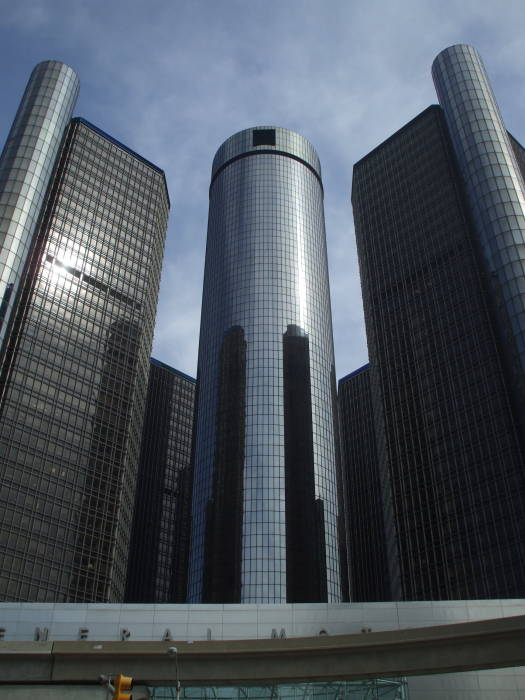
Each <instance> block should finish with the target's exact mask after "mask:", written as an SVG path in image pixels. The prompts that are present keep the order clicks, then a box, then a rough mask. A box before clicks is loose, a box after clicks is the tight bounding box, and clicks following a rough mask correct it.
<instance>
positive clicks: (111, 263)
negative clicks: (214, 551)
mask: <svg viewBox="0 0 525 700" xmlns="http://www.w3.org/2000/svg"><path fill="white" fill-rule="evenodd" d="M64 89H65V88H64ZM168 207H169V201H168V196H167V191H166V183H165V178H164V174H163V172H162V171H161V170H159V169H158V168H157V167H156V166H154V165H152V164H151V163H149V162H148V161H146V160H144V159H143V158H142V157H140V156H138V155H137V154H135V153H133V152H132V151H130V150H129V149H128V148H126V147H125V146H123V145H122V144H120V143H118V142H117V141H115V140H114V139H112V138H111V137H109V136H107V135H106V134H104V133H103V132H101V131H100V130H99V129H97V128H96V127H94V126H93V125H91V124H89V123H88V122H86V121H84V120H82V119H78V118H76V119H73V120H72V121H71V122H70V123H69V126H68V127H67V130H66V134H65V138H64V140H63V143H62V147H61V149H60V151H59V153H58V156H57V160H56V162H55V163H54V176H53V178H52V180H51V181H50V185H49V188H48V191H47V194H46V197H45V208H44V209H43V210H42V211H40V213H39V226H38V227H37V230H36V233H35V237H34V239H33V241H32V243H31V246H32V250H33V253H32V257H31V260H30V264H29V265H28V267H26V271H25V275H24V278H23V280H22V284H21V287H20V290H19V295H18V299H17V312H16V317H15V319H14V322H13V326H12V330H11V332H10V337H9V342H8V345H7V347H6V348H5V355H4V356H5V357H7V358H8V359H9V362H7V363H4V366H3V371H2V375H1V385H2V402H1V405H0V455H1V457H0V459H1V462H2V467H3V469H2V475H1V491H0V500H1V505H0V598H1V599H3V600H14V601H16V600H26V601H27V600H30V601H46V600H47V601H63V602H75V601H79V602H80V601H102V602H106V601H119V600H122V599H123V595H124V586H125V580H126V566H127V557H128V548H129V537H130V529H131V517H132V511H133V502H134V497H135V481H136V472H137V468H138V459H139V451H140V436H141V431H142V421H143V412H144V406H145V400H146V389H147V379H148V370H149V355H150V351H151V343H152V337H153V326H154V320H155V311H156V303H157V295H158V287H159V280H160V270H161V264H162V256H163V248H164V238H165V231H166V222H167V215H168Z"/></svg>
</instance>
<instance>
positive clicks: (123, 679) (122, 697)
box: [113, 673, 133, 700]
mask: <svg viewBox="0 0 525 700" xmlns="http://www.w3.org/2000/svg"><path fill="white" fill-rule="evenodd" d="M132 685H133V678H131V677H130V676H123V675H122V673H119V674H118V675H117V676H115V691H114V693H113V700H132V698H133V696H132V694H131V693H126V692H123V691H126V690H131V686H132Z"/></svg>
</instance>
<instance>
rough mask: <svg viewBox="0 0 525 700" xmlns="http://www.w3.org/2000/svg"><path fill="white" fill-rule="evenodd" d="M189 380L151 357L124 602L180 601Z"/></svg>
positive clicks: (186, 518)
mask: <svg viewBox="0 0 525 700" xmlns="http://www.w3.org/2000/svg"><path fill="white" fill-rule="evenodd" d="M194 402H195V379H192V378H191V377H188V376H187V375H185V374H183V373H182V372H179V371H178V370H176V369H173V368H172V367H168V366H167V365H165V364H163V363H162V362H159V361H158V360H154V359H152V360H151V364H150V371H149V383H148V396H147V401H146V413H145V418H144V428H143V432H142V447H141V453H140V466H139V473H138V479H137V494H136V497H135V513H134V517H133V529H132V532H131V546H130V557H129V566H128V581H127V586H126V602H129V603H182V602H185V600H186V584H187V576H186V574H187V568H188V560H187V557H188V546H189V527H190V510H191V478H190V458H191V445H192V435H193V407H194Z"/></svg>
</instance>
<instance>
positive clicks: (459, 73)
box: [432, 45, 525, 400]
mask: <svg viewBox="0 0 525 700" xmlns="http://www.w3.org/2000/svg"><path fill="white" fill-rule="evenodd" d="M432 76H433V78H434V83H435V86H436V91H437V93H438V97H439V102H440V104H441V106H442V108H443V110H444V113H445V118H446V121H447V125H448V128H449V133H450V135H451V138H452V143H453V146H454V151H455V153H456V157H457V159H458V163H459V167H460V169H461V173H462V175H463V179H464V183H465V188H466V193H467V197H468V200H469V204H470V207H471V211H472V216H473V219H474V224H475V230H476V232H477V235H478V237H479V243H480V247H481V251H482V253H483V257H484V259H485V263H486V266H487V270H488V273H489V276H490V280H491V284H492V290H493V298H494V302H495V306H496V308H497V312H498V316H499V320H500V328H501V330H502V335H503V337H504V340H505V345H506V346H507V352H508V355H509V356H510V359H511V367H512V371H513V375H514V377H513V379H514V380H515V382H516V383H517V384H519V385H520V386H521V393H522V397H521V398H522V400H523V399H524V398H525V385H524V377H525V185H524V179H523V174H522V172H520V167H519V163H518V161H517V159H516V155H515V152H514V149H513V147H512V144H511V139H510V137H509V135H508V133H507V130H506V129H505V125H504V123H503V120H502V118H501V115H500V112H499V109H498V105H497V103H496V98H495V97H494V94H493V92H492V89H491V86H490V83H489V80H488V77H487V74H486V72H485V69H484V67H483V63H482V61H481V57H480V56H479V54H478V52H477V51H476V49H474V48H473V47H472V46H465V45H457V46H450V47H449V48H447V49H445V50H444V51H442V52H441V53H440V54H439V55H438V56H437V58H436V59H435V61H434V63H433V65H432Z"/></svg>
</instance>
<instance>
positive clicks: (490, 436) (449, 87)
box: [346, 46, 525, 600]
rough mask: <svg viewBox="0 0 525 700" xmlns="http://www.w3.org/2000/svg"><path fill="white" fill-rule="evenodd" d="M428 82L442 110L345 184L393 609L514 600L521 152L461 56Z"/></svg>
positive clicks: (519, 587)
mask: <svg viewBox="0 0 525 700" xmlns="http://www.w3.org/2000/svg"><path fill="white" fill-rule="evenodd" d="M434 73H435V75H436V79H437V82H438V86H439V93H440V99H441V102H442V105H443V107H438V106H433V107H429V108H428V109H427V110H425V111H424V112H423V113H422V114H420V115H419V116H418V117H416V118H415V119H414V120H413V121H411V122H410V123H409V124H407V125H406V126H405V127H403V128H402V129H401V130H400V131H398V132H397V133H396V134H394V135H393V136H392V137H390V138H389V139H388V140H387V141H385V142H384V143H382V144H381V145H380V146H378V147H377V148H376V149H375V150H374V151H372V152H371V153H369V154H368V155H367V156H366V157H365V158H363V159H362V160H361V161H359V163H357V164H356V166H355V168H354V180H353V191H352V202H353V206H354V216H355V225H356V237H357V245H358V252H359V263H360V270H361V281H362V288H363V301H364V308H365V319H366V328H367V337H368V347H369V353H370V369H369V374H370V392H371V402H372V408H373V415H374V429H375V433H376V448H377V453H378V457H377V459H378V462H377V465H378V466H377V473H378V476H379V480H380V489H379V492H380V497H381V506H382V507H381V515H382V517H383V519H384V525H385V550H386V564H387V567H388V569H389V577H390V585H391V593H392V596H393V597H394V598H398V597H399V598H404V599H426V600H431V599H447V598H448V599H453V598H464V599H468V598H470V599H472V598H492V597H499V598H506V597H509V598H512V597H523V596H524V595H525V549H524V543H525V509H524V507H523V506H524V503H525V500H524V499H525V472H524V453H523V444H520V438H523V433H521V434H520V430H519V419H520V413H519V410H518V406H519V405H520V401H521V398H520V392H521V387H522V386H523V384H522V375H520V373H522V369H520V353H521V349H522V340H521V333H522V330H521V328H522V326H521V324H522V323H523V319H524V318H525V314H523V313H521V312H520V311H519V308H520V305H522V304H523V301H524V298H525V297H524V294H525V286H524V274H523V273H524V269H525V268H524V261H525V219H524V206H523V202H524V198H523V191H524V185H523V179H522V176H521V174H520V171H519V167H518V164H517V161H516V155H517V156H518V157H519V158H522V157H523V149H522V148H521V146H519V144H518V143H517V142H516V141H514V140H513V139H511V138H510V137H509V136H508V134H507V133H506V132H505V130H504V129H503V128H502V126H501V121H500V118H499V113H498V111H497V108H496V107H495V102H494V99H493V96H492V93H491V92H490V88H489V86H488V82H487V80H486V76H485V74H484V72H483V69H482V67H481V62H480V59H479V57H478V56H477V54H476V53H475V51H474V50H473V49H472V48H470V47H466V46H454V47H451V48H449V49H447V50H446V51H444V52H443V53H442V54H440V56H438V58H437V59H436V62H435V64H434ZM351 425H352V424H351V423H347V424H346V429H349V428H350V427H351ZM347 468H348V469H353V466H352V465H351V464H347ZM364 486H366V483H365V482H364ZM358 488H361V487H358ZM360 498H363V499H366V496H365V495H363V493H362V492H358V493H356V494H355V495H353V499H354V501H358V500H359V499H360ZM369 522H370V523H373V522H375V512H374V511H371V512H370V514H369ZM363 536H364V535H363ZM356 551H363V550H359V548H357V550H356V549H355V548H354V561H353V567H354V571H359V572H360V574H359V575H361V576H365V575H366V572H367V570H368V565H367V564H365V563H363V562H359V561H356Z"/></svg>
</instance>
